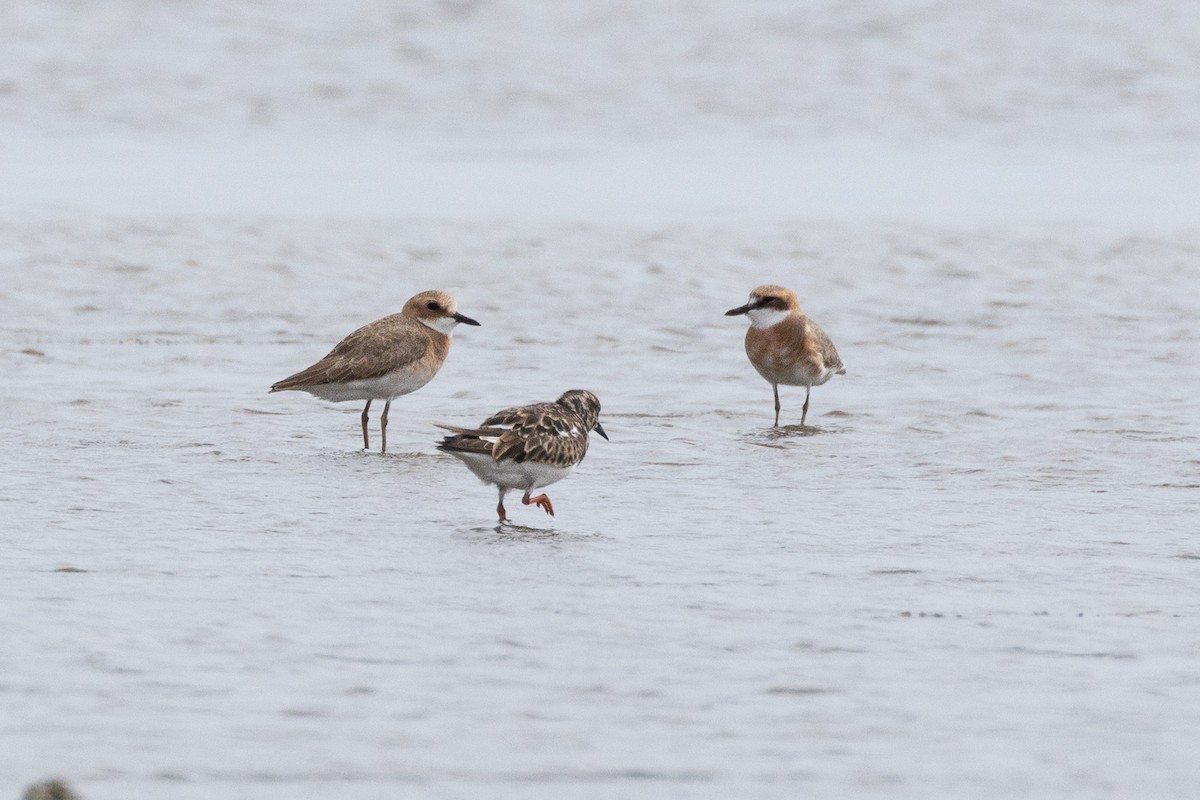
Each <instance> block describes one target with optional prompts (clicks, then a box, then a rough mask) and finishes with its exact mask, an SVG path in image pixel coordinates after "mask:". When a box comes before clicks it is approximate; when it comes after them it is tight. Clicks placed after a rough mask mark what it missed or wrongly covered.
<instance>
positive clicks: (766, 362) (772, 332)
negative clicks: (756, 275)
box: [725, 285, 846, 427]
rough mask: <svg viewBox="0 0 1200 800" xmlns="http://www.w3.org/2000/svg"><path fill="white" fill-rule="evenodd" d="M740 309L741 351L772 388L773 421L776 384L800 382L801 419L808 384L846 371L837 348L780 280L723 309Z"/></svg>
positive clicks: (817, 383) (736, 312)
mask: <svg viewBox="0 0 1200 800" xmlns="http://www.w3.org/2000/svg"><path fill="white" fill-rule="evenodd" d="M739 314H745V315H747V316H748V317H750V328H749V329H748V330H747V331H746V355H747V356H748V357H749V358H750V363H751V364H753V365H754V368H755V369H756V370H758V374H759V375H762V376H763V377H764V378H766V380H767V382H768V383H770V384H771V388H772V389H773V390H774V392H775V425H776V427H778V425H779V385H780V384H783V385H785V386H803V387H804V389H805V391H804V409H803V410H802V411H801V412H800V424H801V425H803V424H804V421H805V419H807V417H808V398H809V394H810V393H811V392H812V387H814V386H820V385H821V384H823V383H825V382H826V381H827V380H829V379H830V378H832V377H833V376H834V375H844V374H845V373H846V368H845V366H843V364H842V359H841V358H840V357H839V356H838V352H837V348H835V347H834V346H833V342H831V341H830V340H829V337H828V336H827V335H826V334H825V331H823V330H821V326H820V325H818V324H817V323H815V322H813V321H812V320H811V319H809V318H808V317H806V316H804V313H803V312H802V311H801V310H800V303H799V301H798V300H797V299H796V294H795V292H793V291H791V290H789V289H785V288H783V287H782V286H773V285H766V286H759V287H758V288H757V289H755V290H754V291H752V292H751V293H750V299H749V300H748V301H746V304H745V305H744V306H738V307H737V308H731V309H729V310H728V311H726V312H725V316H727V317H733V316H737V315H739Z"/></svg>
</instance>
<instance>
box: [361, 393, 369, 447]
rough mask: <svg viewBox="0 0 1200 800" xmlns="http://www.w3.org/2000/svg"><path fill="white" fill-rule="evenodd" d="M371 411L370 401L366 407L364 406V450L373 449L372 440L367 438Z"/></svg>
mask: <svg viewBox="0 0 1200 800" xmlns="http://www.w3.org/2000/svg"><path fill="white" fill-rule="evenodd" d="M370 410H371V401H370V400H368V401H367V404H366V405H365V406H363V413H362V424H363V450H370V449H371V440H370V439H368V438H367V412H368V411H370Z"/></svg>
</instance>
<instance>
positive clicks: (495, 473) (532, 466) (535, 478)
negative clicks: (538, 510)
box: [450, 451, 574, 490]
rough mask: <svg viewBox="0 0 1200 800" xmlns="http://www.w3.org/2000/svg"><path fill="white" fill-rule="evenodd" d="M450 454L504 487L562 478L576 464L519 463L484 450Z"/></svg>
mask: <svg viewBox="0 0 1200 800" xmlns="http://www.w3.org/2000/svg"><path fill="white" fill-rule="evenodd" d="M450 455H452V456H454V457H455V458H457V459H459V460H460V461H462V462H463V463H464V464H466V465H467V469H469V470H471V472H473V473H474V474H475V477H476V478H479V480H481V481H483V482H484V483H490V484H492V485H494V486H499V487H501V488H503V489H521V490H525V489H540V488H542V487H543V486H549V485H550V484H552V483H555V482H557V481H561V480H562V479H563V478H565V477H567V475H568V474H570V472H571V469H572V468H573V467H574V465H573V464H572V465H571V466H570V467H555V466H551V465H550V464H539V463H537V462H534V461H525V462H523V463H520V464H518V463H517V462H515V461H511V460H508V459H505V460H503V461H497V460H496V459H494V458H492V457H491V456H490V455H484V454H483V453H461V452H454V451H451V452H450Z"/></svg>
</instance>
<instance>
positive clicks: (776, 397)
mask: <svg viewBox="0 0 1200 800" xmlns="http://www.w3.org/2000/svg"><path fill="white" fill-rule="evenodd" d="M771 388H772V389H774V390H775V427H776V428H778V427H779V384H778V383H772V384H771Z"/></svg>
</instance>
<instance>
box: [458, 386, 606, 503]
mask: <svg viewBox="0 0 1200 800" xmlns="http://www.w3.org/2000/svg"><path fill="white" fill-rule="evenodd" d="M438 427H440V428H445V429H446V430H448V431H450V432H451V434H450V435H449V436H446V437H445V438H443V439H442V441H441V442H440V443H439V444H438V449H439V450H441V451H442V452H445V453H449V454H450V455H452V456H454V457H455V458H457V459H459V460H460V461H462V462H463V463H464V464H466V465H467V469H469V470H471V472H473V473H475V476H476V477H477V478H479V479H480V480H481V481H483V482H484V483H490V484H492V485H494V486H495V487H496V488H497V489H498V490H499V493H500V499H499V502H498V503H497V505H496V514H497V515H499V517H500V521H501V522H504V521H505V520H507V519H508V514H507V513H506V512H505V510H504V495H506V494H507V493H508V492H509V491H510V490H512V489H522V490H524V492H525V494H524V495H523V496H522V497H521V502H522V503H524V504H525V505H530V504H532V503H536V504H537V505H539V506H541V508H542V509H543V510H544V511H545V512H546V513H547V514H550V515H551V516H553V515H554V506H553V505H552V504H551V503H550V498H549V497H547V496H546V495H545V494H540V495H538V496H537V497H530V494H531V493H532V492H533V490H534V489H541V488H542V487H544V486H549V485H550V484H552V483H554V482H556V481H560V480H562V479H563V478H565V477H566V476H567V474H568V473H569V472H570V471H571V470H572V469H573V468H574V467H575V465H576V464H578V463H579V462H580V461H582V460H583V457H584V455H585V454H586V453H587V448H588V433H589V432H590V431H595V432H596V433H598V434H600V435H601V436H603V437H604V438H605V439H607V438H608V434H606V433H605V432H604V428H603V427H602V426H601V425H600V401H599V399H597V398H596V395H594V394H592V393H591V392H589V391H585V390H583V389H572V390H571V391H569V392H564V393H563V395H562V396H561V397H559V398H558V399H557V400H555V401H554V402H553V403H535V404H533V405H528V406H520V407H518V408H507V409H505V410H503V411H499V412H497V413H495V414H493V415H492V416H490V417H488V418H487V419H485V420H484V421H483V422H482V423H481V424H480V426H479V427H478V428H458V427H455V426H453V425H439V426H438Z"/></svg>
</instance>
